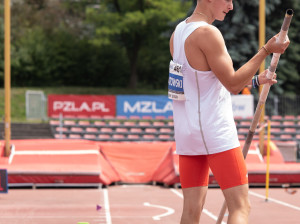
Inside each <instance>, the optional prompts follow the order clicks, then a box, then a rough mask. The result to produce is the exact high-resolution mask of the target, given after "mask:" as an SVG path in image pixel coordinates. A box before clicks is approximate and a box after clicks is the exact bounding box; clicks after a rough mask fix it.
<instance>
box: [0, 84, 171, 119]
mask: <svg viewBox="0 0 300 224" xmlns="http://www.w3.org/2000/svg"><path fill="white" fill-rule="evenodd" d="M26 90H35V91H43V92H44V94H45V95H46V97H47V95H48V94H95V95H117V94H149V95H158V94H161V95H166V94H167V90H153V89H125V88H124V89H122V88H95V87H41V88H37V87H13V88H11V121H12V122H42V121H40V120H36V121H33V120H27V119H26V109H25V94H26ZM4 111H5V106H4V88H0V117H1V120H2V121H3V120H4V116H5V114H4Z"/></svg>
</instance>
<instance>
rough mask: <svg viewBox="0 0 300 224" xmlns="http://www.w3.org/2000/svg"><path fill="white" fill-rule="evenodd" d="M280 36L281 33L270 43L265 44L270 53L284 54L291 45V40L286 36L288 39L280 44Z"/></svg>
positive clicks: (269, 41)
mask: <svg viewBox="0 0 300 224" xmlns="http://www.w3.org/2000/svg"><path fill="white" fill-rule="evenodd" d="M278 36H279V33H278V34H276V35H275V36H273V37H272V38H271V39H270V40H268V42H267V43H266V44H265V48H266V49H267V51H268V52H269V53H280V54H283V53H284V52H285V50H286V49H287V47H288V46H289V44H290V39H289V37H288V36H286V39H285V41H284V42H283V43H278V42H277V38H278Z"/></svg>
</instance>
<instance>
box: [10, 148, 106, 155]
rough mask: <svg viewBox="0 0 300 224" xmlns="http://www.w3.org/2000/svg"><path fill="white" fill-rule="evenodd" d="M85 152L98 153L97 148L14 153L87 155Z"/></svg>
mask: <svg viewBox="0 0 300 224" xmlns="http://www.w3.org/2000/svg"><path fill="white" fill-rule="evenodd" d="M87 154H100V152H99V151H98V150H94V149H88V150H43V151H41V150H28V151H27V150H24V151H15V152H14V155H87Z"/></svg>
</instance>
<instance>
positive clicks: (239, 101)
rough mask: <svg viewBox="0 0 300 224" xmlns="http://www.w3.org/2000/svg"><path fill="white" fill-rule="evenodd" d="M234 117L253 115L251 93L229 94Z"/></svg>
mask: <svg viewBox="0 0 300 224" xmlns="http://www.w3.org/2000/svg"><path fill="white" fill-rule="evenodd" d="M231 101H232V110H233V116H234V117H242V118H247V117H251V116H253V115H254V97H253V95H231Z"/></svg>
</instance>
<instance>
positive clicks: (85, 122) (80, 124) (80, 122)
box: [78, 121, 90, 126]
mask: <svg viewBox="0 0 300 224" xmlns="http://www.w3.org/2000/svg"><path fill="white" fill-rule="evenodd" d="M78 125H79V126H88V125H90V122H89V121H78Z"/></svg>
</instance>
